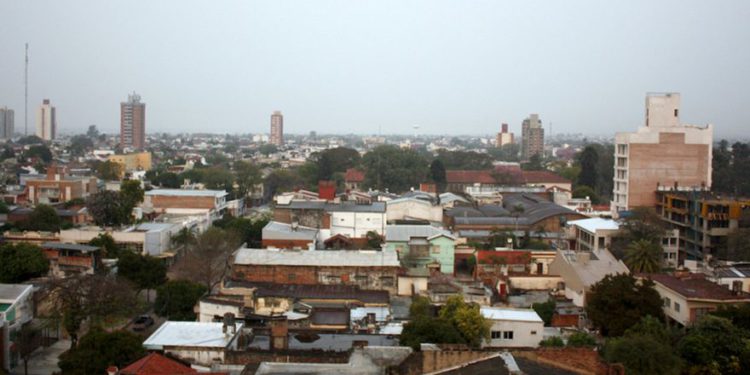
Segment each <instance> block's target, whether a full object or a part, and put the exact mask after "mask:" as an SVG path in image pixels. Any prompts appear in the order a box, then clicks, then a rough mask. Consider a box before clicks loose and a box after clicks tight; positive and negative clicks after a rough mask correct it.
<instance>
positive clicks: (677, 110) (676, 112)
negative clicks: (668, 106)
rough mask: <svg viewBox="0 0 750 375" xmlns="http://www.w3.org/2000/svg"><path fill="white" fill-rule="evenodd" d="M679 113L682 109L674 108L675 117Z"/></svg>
mask: <svg viewBox="0 0 750 375" xmlns="http://www.w3.org/2000/svg"><path fill="white" fill-rule="evenodd" d="M679 113H680V110H679V109H675V110H674V117H677V116H678V115H679Z"/></svg>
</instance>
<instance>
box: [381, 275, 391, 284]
mask: <svg viewBox="0 0 750 375" xmlns="http://www.w3.org/2000/svg"><path fill="white" fill-rule="evenodd" d="M380 283H381V284H382V285H383V286H393V277H391V276H382V277H381V278H380Z"/></svg>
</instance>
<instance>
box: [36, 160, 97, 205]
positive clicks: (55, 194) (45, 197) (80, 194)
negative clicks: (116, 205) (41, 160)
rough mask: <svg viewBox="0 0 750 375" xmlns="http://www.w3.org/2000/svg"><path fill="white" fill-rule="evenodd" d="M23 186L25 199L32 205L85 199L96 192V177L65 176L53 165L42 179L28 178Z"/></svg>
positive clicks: (63, 172)
mask: <svg viewBox="0 0 750 375" xmlns="http://www.w3.org/2000/svg"><path fill="white" fill-rule="evenodd" d="M25 184H26V191H27V199H28V200H29V202H31V203H32V204H34V205H37V204H40V203H44V204H50V203H62V202H67V201H70V200H73V199H78V198H82V199H85V198H87V197H88V196H89V195H92V194H96V192H97V191H98V187H97V179H96V177H72V176H66V175H65V171H64V170H62V171H59V170H58V168H57V167H56V166H54V165H53V166H51V167H49V168H48V169H47V175H46V176H44V177H43V178H28V179H26V180H25Z"/></svg>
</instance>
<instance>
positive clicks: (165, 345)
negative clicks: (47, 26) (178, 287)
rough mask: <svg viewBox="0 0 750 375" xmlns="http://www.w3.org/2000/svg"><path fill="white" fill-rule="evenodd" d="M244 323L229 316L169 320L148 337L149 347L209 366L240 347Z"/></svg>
mask: <svg viewBox="0 0 750 375" xmlns="http://www.w3.org/2000/svg"><path fill="white" fill-rule="evenodd" d="M242 327H243V324H242V323H235V322H234V321H233V319H231V318H229V319H227V320H225V321H224V322H222V323H203V322H173V321H167V322H165V323H164V324H162V325H161V327H159V329H157V330H156V331H155V332H154V333H153V334H151V336H149V338H148V339H146V341H144V342H143V347H144V348H146V350H153V351H160V352H163V353H165V354H169V355H172V356H175V357H177V358H179V359H181V360H184V361H186V362H189V363H192V364H196V365H202V366H210V365H211V364H213V363H217V362H218V363H224V360H225V358H226V353H227V352H229V351H235V350H240V349H243V348H242V347H240V345H239V342H240V341H241V336H242V335H247V334H248V333H244V332H243V330H242Z"/></svg>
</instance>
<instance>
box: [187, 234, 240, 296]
mask: <svg viewBox="0 0 750 375" xmlns="http://www.w3.org/2000/svg"><path fill="white" fill-rule="evenodd" d="M239 245H240V239H239V237H238V236H237V234H236V233H235V232H234V231H225V230H223V229H221V228H218V227H210V228H208V230H207V231H205V232H203V233H202V234H201V235H200V236H198V238H196V240H195V243H194V244H193V245H192V246H189V247H188V248H187V251H186V252H185V255H184V256H183V257H182V259H181V260H180V261H178V263H177V273H178V274H179V275H181V276H182V278H184V279H186V280H190V281H193V282H196V283H200V284H202V285H204V286H205V287H206V290H208V291H209V293H210V292H211V291H212V290H213V289H214V287H215V286H216V285H218V284H219V283H220V282H221V280H222V279H223V278H224V276H226V275H227V273H228V272H229V265H230V262H231V257H232V253H233V252H234V251H235V250H237V248H238V247H239Z"/></svg>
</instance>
